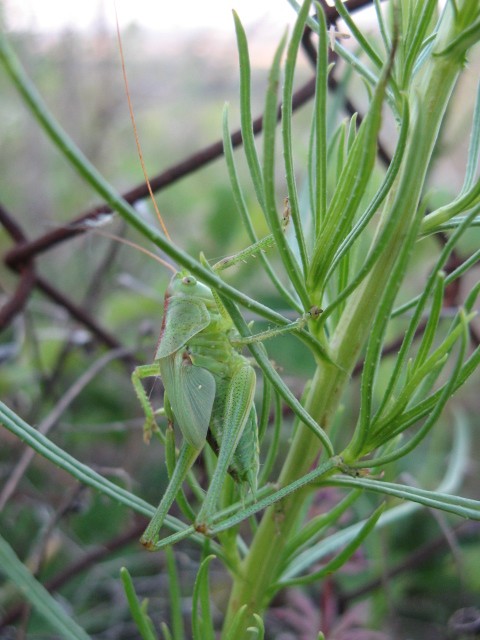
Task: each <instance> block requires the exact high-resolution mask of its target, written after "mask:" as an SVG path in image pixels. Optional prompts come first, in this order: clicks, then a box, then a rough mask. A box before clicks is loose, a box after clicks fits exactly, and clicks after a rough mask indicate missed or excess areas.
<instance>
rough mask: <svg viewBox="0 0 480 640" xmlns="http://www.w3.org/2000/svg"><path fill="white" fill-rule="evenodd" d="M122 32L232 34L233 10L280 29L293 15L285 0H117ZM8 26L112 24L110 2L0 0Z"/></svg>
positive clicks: (248, 20) (246, 18) (247, 19)
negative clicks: (134, 27)
mask: <svg viewBox="0 0 480 640" xmlns="http://www.w3.org/2000/svg"><path fill="white" fill-rule="evenodd" d="M116 4H117V10H118V15H119V21H120V25H121V27H122V28H125V27H126V26H127V25H128V24H129V23H130V22H135V23H136V24H139V25H141V26H144V27H147V28H148V29H151V30H158V31H159V32H162V31H164V32H165V31H172V30H178V29H179V28H180V29H185V30H192V29H203V28H210V29H212V28H213V29H216V30H220V31H228V32H230V31H231V30H232V13H231V11H232V8H235V10H236V11H237V12H238V13H239V15H240V17H241V19H242V22H243V23H244V24H248V23H252V22H257V21H259V20H260V21H262V23H264V24H265V22H267V23H268V24H271V25H272V27H273V28H275V29H277V28H278V30H283V29H284V28H285V25H286V24H288V23H291V22H292V20H293V17H294V11H293V9H292V8H291V7H290V5H289V4H288V2H287V0H204V1H203V2H199V1H198V0H181V2H178V1H177V2H166V1H165V0H164V1H163V2H161V1H160V2H158V0H153V1H152V0H135V1H134V2H132V0H116ZM4 6H5V9H6V20H7V26H8V28H10V29H33V30H35V31H46V32H52V31H58V30H62V29H64V28H65V27H67V28H72V27H74V28H78V29H86V30H88V29H89V28H91V27H92V26H93V25H94V24H95V23H98V20H99V19H100V20H101V21H102V22H104V23H106V24H108V25H111V27H112V28H114V25H115V13H114V4H113V0H79V1H77V2H75V1H72V0H69V1H68V2H59V1H58V0H41V2H39V1H38V0H4Z"/></svg>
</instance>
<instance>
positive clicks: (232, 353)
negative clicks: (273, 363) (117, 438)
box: [132, 272, 258, 549]
mask: <svg viewBox="0 0 480 640" xmlns="http://www.w3.org/2000/svg"><path fill="white" fill-rule="evenodd" d="M234 335H235V330H234V327H233V323H232V321H231V320H230V318H229V317H228V315H227V314H226V312H225V311H224V310H223V309H222V308H221V306H220V304H219V302H218V301H217V300H215V297H214V296H213V294H212V292H211V290H210V289H209V288H208V287H207V286H205V285H204V284H202V283H200V282H198V281H197V280H196V279H195V278H194V277H193V276H191V275H189V274H187V273H185V272H178V273H176V274H175V275H174V276H173V278H172V279H171V281H170V284H169V286H168V288H167V290H166V293H165V308H164V316H163V322H162V327H161V331H160V340H159V343H158V347H157V350H156V353H155V361H154V363H153V364H151V365H145V366H140V367H137V369H135V371H134V373H133V375H132V381H133V384H134V387H135V390H136V392H137V395H138V397H139V399H140V402H141V404H142V406H143V408H144V411H145V415H146V417H147V420H146V424H145V433H146V435H147V437H149V435H150V433H151V430H152V429H153V428H155V417H154V413H153V409H152V407H151V405H150V402H149V400H148V398H147V396H146V393H145V390H144V388H143V386H142V384H141V381H140V380H141V378H144V377H148V376H154V375H160V376H161V378H162V381H163V384H164V388H165V398H164V403H165V406H168V407H169V409H168V413H170V415H171V417H172V418H173V420H174V421H175V423H176V424H178V426H179V428H180V430H181V432H182V435H183V438H184V442H183V444H182V447H181V449H180V454H179V458H178V461H177V466H176V468H175V471H174V473H173V475H172V478H171V480H170V484H169V486H168V487H167V490H166V492H165V494H164V496H163V498H162V500H161V502H160V505H159V507H158V509H157V511H156V513H155V515H154V517H153V519H152V521H151V522H150V524H149V526H148V528H147V530H146V531H145V533H144V535H143V537H142V543H143V544H144V545H145V546H146V547H147V548H149V549H154V548H155V543H156V541H157V539H158V532H159V530H160V527H161V526H162V523H163V521H164V519H165V516H166V515H167V512H168V510H169V508H170V506H171V504H172V502H173V501H174V499H175V496H176V495H177V493H178V492H179V490H180V488H181V485H182V483H183V480H184V479H185V476H186V474H187V472H188V470H189V469H190V467H191V466H192V464H193V462H194V461H195V459H196V458H197V456H198V455H199V453H200V451H201V450H202V449H203V447H204V445H205V443H206V441H207V440H208V441H209V442H210V444H211V445H212V446H213V447H214V448H215V449H216V450H217V451H218V462H217V466H216V469H215V472H214V475H213V478H212V481H211V484H210V487H209V490H208V493H207V496H206V498H205V501H204V503H203V506H202V508H201V510H200V512H199V514H198V516H197V528H198V529H199V530H203V531H206V528H207V527H208V521H209V518H210V517H211V515H212V514H213V512H214V510H215V508H216V503H217V499H218V496H219V493H220V491H221V488H222V484H223V482H224V479H225V475H226V473H227V470H228V471H229V472H230V473H231V475H232V476H234V477H235V479H236V480H237V481H239V482H240V483H241V484H246V485H247V486H248V487H249V488H250V489H251V490H252V491H255V490H256V482H257V473H258V438H257V423H256V413H255V405H254V403H253V395H254V391H255V381H256V380H255V371H254V369H253V367H252V366H251V365H250V363H249V361H248V360H247V358H245V357H244V356H243V355H242V354H241V353H239V351H238V349H236V348H235V347H234V346H233V345H232V343H231V342H230V338H231V337H232V336H234ZM172 414H173V415H172Z"/></svg>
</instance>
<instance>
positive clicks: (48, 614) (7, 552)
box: [0, 536, 90, 640]
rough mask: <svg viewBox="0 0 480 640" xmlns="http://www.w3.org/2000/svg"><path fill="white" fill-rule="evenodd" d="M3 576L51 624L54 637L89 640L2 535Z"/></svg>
mask: <svg viewBox="0 0 480 640" xmlns="http://www.w3.org/2000/svg"><path fill="white" fill-rule="evenodd" d="M0 573H1V574H3V575H4V576H6V577H7V578H8V579H9V580H10V581H11V582H12V583H13V584H14V585H16V587H17V588H18V589H19V590H20V591H21V592H22V593H23V595H24V596H25V598H26V599H27V600H28V602H29V603H30V604H31V605H32V606H33V607H34V608H35V610H36V611H37V613H38V614H39V615H40V616H41V617H42V618H43V619H44V620H45V621H46V622H47V623H48V624H49V626H50V628H51V629H52V631H54V632H55V634H59V635H60V637H62V638H67V639H68V640H88V638H90V636H89V635H88V634H87V633H86V632H85V631H84V630H83V629H82V628H81V627H80V626H78V624H77V623H76V622H75V621H74V620H73V619H72V618H70V616H68V615H67V613H66V612H65V610H64V609H63V608H62V607H61V606H60V605H59V604H58V602H57V601H56V600H55V599H54V598H53V596H51V595H50V593H48V591H47V590H46V589H45V587H44V586H43V585H42V584H40V582H38V580H36V579H35V578H34V577H33V575H32V574H31V573H30V571H29V570H28V569H27V568H26V566H25V565H24V564H23V562H21V560H20V559H19V558H18V557H17V555H16V554H15V551H14V550H13V549H12V547H11V546H10V545H9V544H8V542H7V541H6V540H5V539H4V538H2V537H1V536H0Z"/></svg>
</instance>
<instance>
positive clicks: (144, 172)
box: [113, 0, 172, 241]
mask: <svg viewBox="0 0 480 640" xmlns="http://www.w3.org/2000/svg"><path fill="white" fill-rule="evenodd" d="M113 6H114V8H115V21H116V25H117V40H118V48H119V51H120V58H121V61H122V73H123V82H124V84H125V92H126V94H127V101H128V110H129V112H130V120H131V121H132V125H133V133H134V135H135V143H136V145H137V151H138V157H139V158H140V164H141V165H142V171H143V175H144V177H145V182H146V183H147V187H148V192H149V194H150V197H151V199H152V202H153V207H154V209H155V213H156V215H157V218H158V221H159V222H160V226H161V227H162V230H163V233H164V234H165V237H166V238H167V239H168V240H170V241H171V240H172V239H171V237H170V234H169V233H168V230H167V227H166V225H165V222H164V221H163V218H162V214H161V213H160V210H159V208H158V206H157V203H156V201H155V196H154V195H153V190H152V186H151V184H150V180H149V178H148V173H147V169H146V167H145V162H144V160H143V153H142V147H141V145H140V139H139V137H138V131H137V124H136V122H135V114H134V113H133V107H132V101H131V99H130V91H129V88H128V79H127V70H126V68H125V58H124V55H123V46H122V37H121V35H120V25H119V23H118V12H117V5H116V3H115V0H114V2H113Z"/></svg>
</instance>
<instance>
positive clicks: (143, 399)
mask: <svg viewBox="0 0 480 640" xmlns="http://www.w3.org/2000/svg"><path fill="white" fill-rule="evenodd" d="M159 375H160V364H159V362H158V361H157V362H154V363H153V364H145V365H141V366H139V367H136V369H134V371H133V373H132V384H133V388H134V389H135V393H136V394H137V397H138V399H139V401H140V404H141V405H142V408H143V412H144V413H145V424H144V426H143V439H144V440H145V442H147V443H148V442H150V439H151V437H152V433H153V432H154V431H156V430H157V429H158V427H157V423H156V421H155V412H154V410H153V407H152V405H151V403H150V400H149V398H148V396H147V394H146V392H145V389H144V387H143V384H142V382H141V381H142V380H143V379H144V378H152V377H156V376H159Z"/></svg>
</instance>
